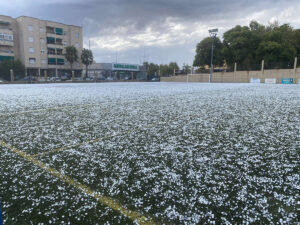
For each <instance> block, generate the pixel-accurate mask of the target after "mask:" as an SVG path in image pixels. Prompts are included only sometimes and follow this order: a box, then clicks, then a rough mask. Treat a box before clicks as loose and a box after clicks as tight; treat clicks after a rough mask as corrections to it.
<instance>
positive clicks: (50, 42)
mask: <svg viewBox="0 0 300 225" xmlns="http://www.w3.org/2000/svg"><path fill="white" fill-rule="evenodd" d="M47 44H55V38H54V37H47Z"/></svg>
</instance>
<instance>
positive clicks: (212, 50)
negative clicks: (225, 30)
mask: <svg viewBox="0 0 300 225" xmlns="http://www.w3.org/2000/svg"><path fill="white" fill-rule="evenodd" d="M218 31H219V30H218V29H212V30H208V32H209V36H210V37H211V38H212V43H211V57H210V74H209V83H210V82H211V78H212V73H213V59H214V47H215V46H214V41H215V38H216V36H217V34H218Z"/></svg>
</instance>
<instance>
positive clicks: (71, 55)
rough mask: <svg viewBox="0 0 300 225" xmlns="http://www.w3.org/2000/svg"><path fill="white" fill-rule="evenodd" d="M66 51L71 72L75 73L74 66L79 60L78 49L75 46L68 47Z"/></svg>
mask: <svg viewBox="0 0 300 225" xmlns="http://www.w3.org/2000/svg"><path fill="white" fill-rule="evenodd" d="M65 50H66V53H65V57H66V59H67V61H68V62H69V63H70V64H71V71H73V64H74V62H76V61H77V60H78V54H77V49H76V48H75V47H74V46H67V47H66V48H65ZM72 74H73V72H72Z"/></svg>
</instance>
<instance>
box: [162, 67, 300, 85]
mask: <svg viewBox="0 0 300 225" xmlns="http://www.w3.org/2000/svg"><path fill="white" fill-rule="evenodd" d="M251 78H260V79H261V83H264V82H265V78H276V80H277V83H280V81H281V78H294V82H295V83H298V80H299V78H300V70H299V69H298V71H297V70H296V71H294V69H276V70H264V71H236V72H215V73H213V75H212V82H214V83H249V82H250V79H251ZM160 80H161V81H162V82H209V74H190V75H188V76H186V75H179V76H173V77H161V79H160Z"/></svg>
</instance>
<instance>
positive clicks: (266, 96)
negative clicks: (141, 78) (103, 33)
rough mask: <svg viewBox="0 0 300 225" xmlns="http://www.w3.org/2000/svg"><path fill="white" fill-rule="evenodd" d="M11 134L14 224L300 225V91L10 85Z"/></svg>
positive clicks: (3, 104) (4, 160) (0, 189)
mask: <svg viewBox="0 0 300 225" xmlns="http://www.w3.org/2000/svg"><path fill="white" fill-rule="evenodd" d="M0 125H1V126H0V143H1V145H0V160H1V161H0V201H1V205H2V214H3V219H4V223H5V224H118V223H123V224H126V223H127V224H130V223H135V224H138V223H140V224H142V221H143V219H145V221H148V222H149V223H152V224H153V223H154V224H202V223H211V224H214V223H223V224H231V223H233V224H241V223H245V224H246V223H262V224H269V223H291V224H292V223H294V224H295V223H297V222H299V211H297V210H299V191H300V190H299V189H300V175H299V174H300V169H299V165H300V155H299V154H300V153H299V152H300V86H297V85H265V84H261V85H259V84H191V83H110V84H108V83H105V84H46V85H1V86H0ZM112 203H113V204H112ZM114 206H115V207H114ZM297 207H298V208H297ZM128 212H130V213H131V214H130V213H128ZM129 214H130V215H129Z"/></svg>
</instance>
